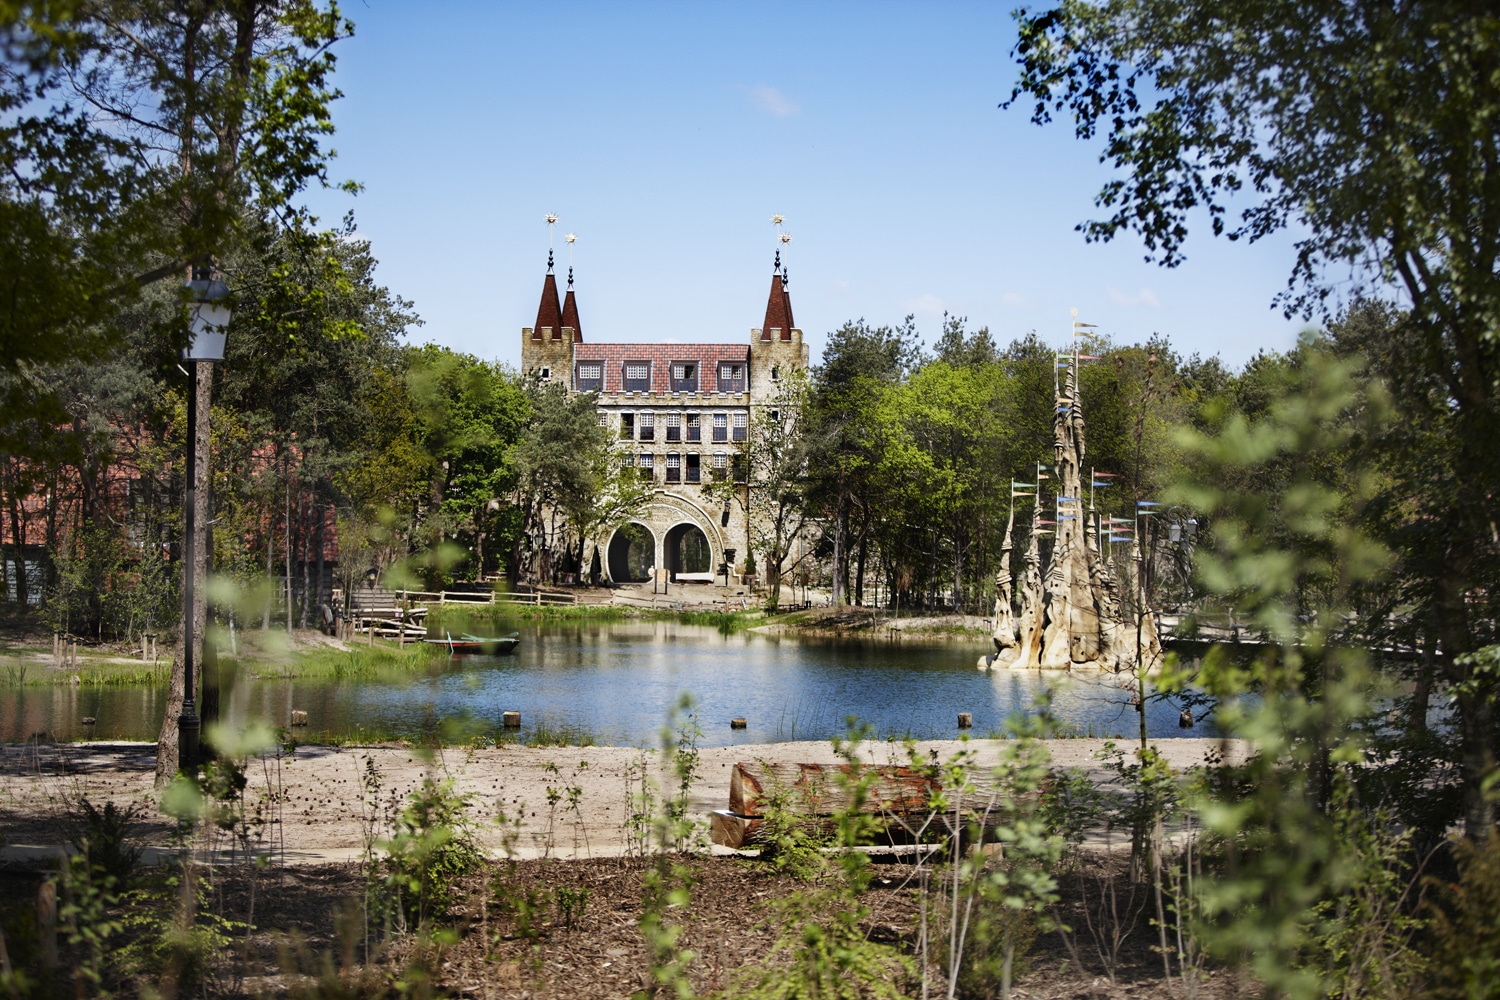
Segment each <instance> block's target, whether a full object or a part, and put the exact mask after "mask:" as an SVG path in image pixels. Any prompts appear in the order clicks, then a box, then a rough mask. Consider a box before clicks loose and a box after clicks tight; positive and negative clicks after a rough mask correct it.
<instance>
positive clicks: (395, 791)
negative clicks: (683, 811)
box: [0, 739, 1242, 864]
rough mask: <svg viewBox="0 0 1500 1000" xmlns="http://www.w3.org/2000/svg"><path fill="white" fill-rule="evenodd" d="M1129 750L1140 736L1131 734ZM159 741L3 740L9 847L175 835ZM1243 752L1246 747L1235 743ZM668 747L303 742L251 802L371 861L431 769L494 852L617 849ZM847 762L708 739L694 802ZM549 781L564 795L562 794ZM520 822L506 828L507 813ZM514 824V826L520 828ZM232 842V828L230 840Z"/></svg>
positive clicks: (247, 799)
mask: <svg viewBox="0 0 1500 1000" xmlns="http://www.w3.org/2000/svg"><path fill="white" fill-rule="evenodd" d="M1105 742H1106V741H1105V740H1101V739H1068V740H1050V741H1048V748H1049V750H1050V751H1051V754H1052V758H1053V762H1054V764H1056V765H1057V766H1061V767H1079V768H1083V769H1085V771H1087V772H1089V773H1091V774H1093V775H1095V777H1096V778H1097V779H1098V780H1101V781H1105V780H1108V778H1109V777H1110V776H1109V775H1108V773H1107V772H1106V771H1105V770H1104V769H1103V767H1102V766H1101V764H1100V762H1099V761H1098V760H1097V759H1096V754H1097V753H1098V751H1099V750H1100V749H1101V748H1102V747H1103V746H1104V744H1105ZM1004 743H1005V741H1002V740H982V739H976V740H972V741H969V742H968V744H967V746H968V748H969V749H970V750H972V751H974V752H975V753H976V763H977V765H978V766H980V767H988V766H990V765H991V764H993V763H994V761H995V760H996V759H997V757H998V755H999V753H1000V752H1001V747H1003V746H1004ZM1123 745H1124V746H1126V748H1127V750H1128V748H1129V744H1123ZM1154 745H1155V746H1156V747H1158V748H1159V749H1160V751H1161V752H1162V753H1163V754H1164V755H1165V756H1166V758H1167V760H1169V761H1170V762H1171V763H1172V764H1173V766H1175V767H1178V768H1186V767H1191V766H1194V765H1198V764H1201V763H1203V762H1204V760H1205V758H1207V757H1209V756H1210V755H1211V754H1216V753H1218V751H1220V749H1221V748H1222V747H1223V745H1222V744H1221V743H1220V741H1218V740H1215V739H1165V740H1158V741H1155V743H1154ZM962 746H964V744H963V743H962V742H961V741H958V740H936V741H924V742H920V743H918V744H917V747H918V754H919V759H920V760H922V761H926V760H928V759H930V752H931V751H933V750H936V751H937V753H938V756H939V758H940V759H946V758H947V757H949V756H950V755H952V754H954V753H956V752H958V750H959V749H960V748H961V747H962ZM155 749H156V748H155V745H154V744H151V743H118V742H117V743H67V744H40V745H38V744H25V745H8V746H5V747H3V748H0V831H3V836H4V843H3V850H4V856H5V857H7V858H9V859H14V860H21V859H23V858H37V857H39V856H41V855H45V854H50V853H54V852H55V851H56V850H57V849H58V847H59V845H60V844H62V843H64V842H65V840H66V838H65V836H64V835H63V833H62V830H63V824H62V822H61V821H62V820H63V818H64V817H65V815H66V812H67V810H68V809H69V808H70V807H71V805H72V804H74V803H77V802H78V801H79V800H80V799H83V798H87V799H88V800H89V801H91V802H93V803H94V804H95V805H96V806H99V807H102V806H103V804H104V803H105V802H106V801H112V802H114V803H116V805H117V806H121V807H123V806H128V805H136V806H138V807H139V808H140V810H141V821H142V826H141V830H140V832H141V833H142V834H143V835H144V836H145V837H146V839H147V841H148V842H150V843H151V844H153V845H156V846H159V847H164V846H165V845H166V843H167V835H168V832H169V830H170V826H171V820H170V819H169V818H168V817H166V816H165V815H164V814H162V812H161V811H160V806H159V803H160V798H161V794H160V791H159V790H157V789H155V788H153V785H152V781H153V776H154V762H155ZM861 750H862V753H863V756H864V758H865V759H866V760H868V761H871V762H873V763H882V764H884V763H905V762H906V759H907V758H906V751H905V748H904V747H903V746H902V745H901V744H897V743H888V742H871V743H867V744H864V745H863V747H862V748H861ZM1230 750H1231V756H1237V755H1238V754H1239V753H1241V752H1242V748H1238V747H1231V748H1230ZM659 757H660V754H658V753H656V752H652V751H642V750H640V749H636V748H629V747H556V746H554V747H524V746H512V745H502V746H495V747H486V748H478V749H472V750H471V749H467V748H449V749H443V750H438V751H433V752H430V753H429V752H424V751H418V750H414V749H409V748H400V747H388V746H381V747H340V748H334V747H326V746H300V747H298V748H297V749H296V750H295V752H293V753H291V754H285V755H282V756H280V757H275V756H271V757H266V758H254V759H252V760H251V761H250V764H249V766H248V767H247V769H246V777H247V787H246V789H245V793H244V803H245V813H246V814H247V815H249V816H251V817H253V818H257V821H256V822H254V823H252V835H253V837H254V844H253V846H254V848H255V849H256V850H258V851H266V852H270V853H273V854H274V855H275V856H276V859H277V860H278V861H282V862H284V863H286V864H321V863H325V862H336V861H352V860H357V859H358V858H359V857H360V856H361V854H362V853H363V852H364V850H365V847H366V843H367V840H369V839H370V838H371V837H379V836H382V835H383V834H384V832H385V831H386V830H388V829H389V820H390V818H391V817H392V816H393V815H394V814H395V813H396V812H397V811H398V810H399V808H400V804H401V803H402V802H403V801H404V800H405V798H406V797H407V795H408V794H409V793H410V792H411V791H412V790H413V789H415V788H417V787H418V786H419V785H420V784H421V782H422V781H423V780H424V778H427V777H429V776H430V777H433V778H435V779H437V780H440V781H451V782H452V783H453V786H454V789H455V790H456V792H457V793H458V794H459V795H461V796H463V797H464V798H465V799H466V800H467V802H468V804H469V808H468V815H469V817H470V819H471V821H472V823H473V826H474V830H475V833H476V834H477V837H478V840H479V842H480V843H481V844H482V845H483V846H484V847H485V849H486V850H487V851H489V852H490V853H492V854H493V855H494V856H496V857H499V856H501V855H502V854H503V853H504V852H505V850H506V841H507V840H509V842H510V850H511V852H513V853H514V854H515V855H516V856H518V857H544V856H550V857H555V858H573V857H580V858H581V857H610V856H617V855H620V854H622V853H624V852H626V851H627V850H628V848H629V844H630V841H631V835H632V829H631V825H630V823H629V822H628V818H629V816H630V814H631V812H632V811H634V807H633V806H632V804H631V797H630V796H631V789H632V787H634V788H635V789H636V790H637V791H639V788H640V775H641V774H642V773H643V772H644V773H645V774H647V775H649V777H650V778H651V779H652V780H654V781H655V782H656V783H657V785H658V786H666V785H668V784H671V783H673V782H672V779H670V778H669V777H668V776H666V775H664V774H663V773H662V771H661V767H660V761H659V760H658V758H659ZM756 760H763V761H766V762H770V763H824V764H832V763H837V762H838V758H837V757H836V756H835V754H834V752H833V748H832V746H831V745H830V744H829V743H828V742H827V741H818V742H797V743H768V744H760V745H755V746H735V747H707V748H703V749H701V750H700V751H699V760H698V780H697V781H696V782H695V783H694V785H693V787H692V791H691V795H690V808H689V811H690V814H691V815H692V816H693V818H695V819H697V820H702V821H704V822H705V824H706V821H707V818H708V815H709V813H710V812H712V811H713V810H715V809H723V808H726V807H727V804H728V798H729V777H730V771H731V767H732V765H733V764H734V763H735V762H737V761H756ZM549 790H550V791H551V795H550V796H549ZM502 816H503V817H505V818H506V819H508V820H510V821H511V822H510V823H509V824H507V825H506V826H504V827H503V826H502V825H501V824H500V823H499V822H497V821H498V820H499V819H500V818H501V817H502ZM506 830H509V831H510V833H509V836H507V834H506ZM226 843H227V838H226Z"/></svg>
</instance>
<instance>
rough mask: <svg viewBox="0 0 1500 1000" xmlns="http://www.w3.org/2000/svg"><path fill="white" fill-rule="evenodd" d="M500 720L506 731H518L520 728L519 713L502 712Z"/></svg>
mask: <svg viewBox="0 0 1500 1000" xmlns="http://www.w3.org/2000/svg"><path fill="white" fill-rule="evenodd" d="M500 719H501V722H502V723H503V724H504V726H505V728H506V729H519V728H520V727H521V713H520V712H504V713H502V714H501V716H500Z"/></svg>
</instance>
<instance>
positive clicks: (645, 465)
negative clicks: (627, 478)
mask: <svg viewBox="0 0 1500 1000" xmlns="http://www.w3.org/2000/svg"><path fill="white" fill-rule="evenodd" d="M640 466H641V478H642V479H655V478H656V467H655V458H654V457H653V456H652V455H650V454H645V453H643V454H642V455H641V461H640Z"/></svg>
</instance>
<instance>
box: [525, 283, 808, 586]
mask: <svg viewBox="0 0 1500 1000" xmlns="http://www.w3.org/2000/svg"><path fill="white" fill-rule="evenodd" d="M572 285H573V276H572V273H571V269H570V271H569V275H568V292H567V299H566V302H563V303H560V302H559V301H558V297H557V283H556V279H555V278H554V277H553V275H552V270H551V262H550V259H549V263H548V272H547V276H546V279H545V281H544V283H543V287H542V302H541V305H540V307H539V308H538V310H537V322H536V324H535V325H534V326H529V327H523V328H522V330H521V370H522V372H523V373H525V374H527V375H530V376H532V377H535V378H539V379H542V380H544V381H551V382H561V383H563V384H565V385H566V386H567V387H568V390H569V392H572V393H581V392H598V393H599V418H600V423H601V424H603V425H604V426H605V427H607V428H608V429H609V431H610V433H611V435H612V436H613V437H614V439H615V441H616V448H617V451H618V455H619V461H620V462H621V463H622V464H624V465H629V466H631V467H633V468H635V469H636V470H637V472H638V474H640V475H641V476H643V477H646V478H649V479H650V480H651V481H652V483H653V484H654V485H655V489H654V492H653V494H652V497H651V499H650V500H649V501H648V502H647V504H646V505H645V508H644V509H643V510H642V511H640V512H639V514H638V516H636V517H635V518H633V519H632V520H631V522H630V523H629V524H628V525H625V526H622V527H621V528H620V529H617V530H616V531H613V532H611V533H610V537H608V538H599V539H594V540H593V542H592V544H591V545H589V546H587V547H586V551H585V565H589V564H591V563H592V561H593V557H594V554H595V552H597V554H598V557H599V563H600V567H601V569H602V571H603V574H604V576H605V578H606V579H608V580H610V581H611V582H616V583H624V582H629V581H639V580H642V579H647V578H648V570H649V569H651V568H657V567H659V568H661V569H664V570H665V571H666V572H667V574H668V575H669V576H670V578H671V579H674V580H676V579H680V578H681V577H682V576H683V575H684V574H687V578H688V579H691V580H703V579H704V577H705V574H708V575H712V574H717V573H721V571H722V567H723V564H724V563H725V562H726V560H727V561H728V562H729V563H730V564H731V566H732V572H733V573H735V574H736V575H738V574H742V573H743V572H744V569H745V557H746V555H747V553H748V552H749V548H750V541H749V540H750V534H751V532H750V530H749V527H750V526H749V524H748V522H747V521H746V514H745V510H746V505H745V502H744V501H745V499H746V493H747V486H746V485H745V484H744V481H743V476H744V470H745V468H746V467H747V466H748V463H747V462H745V461H744V452H745V448H746V446H747V445H748V443H749V436H750V430H751V427H752V425H753V422H754V420H755V417H756V415H757V414H758V413H759V411H760V409H761V408H762V407H765V406H767V405H769V404H770V402H771V401H772V400H774V399H775V398H776V396H777V394H778V392H779V390H780V385H779V383H780V381H781V379H782V378H783V377H784V376H785V375H786V374H788V373H790V372H791V371H793V370H797V369H806V368H807V365H808V349H807V345H806V343H804V342H803V339H802V331H801V330H800V329H797V328H796V327H795V326H794V325H793V324H792V319H791V297H790V295H789V293H788V292H787V287H786V279H785V275H784V274H783V273H782V270H781V259H780V254H779V253H778V255H777V259H776V266H775V268H774V270H773V274H772V278H771V294H770V297H769V300H768V303H767V307H766V319H765V322H764V323H763V324H762V325H761V326H760V327H757V328H755V329H752V330H751V331H750V338H749V342H748V343H739V344H735V343H693V344H675V343H674V344H668V343H655V344H621V343H594V342H588V341H585V340H584V338H583V335H582V330H581V328H580V324H579V319H578V307H577V302H576V299H575V297H574V293H573V287H572ZM715 481H718V482H724V481H733V482H735V483H737V484H738V485H737V492H738V494H739V500H740V502H739V503H730V504H728V505H726V504H724V503H723V502H722V501H720V502H715V501H714V500H713V499H712V498H711V497H709V496H708V495H707V493H706V491H705V489H704V487H705V486H706V485H708V484H710V483H713V482H715ZM731 552H732V553H733V555H732V556H729V555H728V553H731ZM720 579H722V576H720Z"/></svg>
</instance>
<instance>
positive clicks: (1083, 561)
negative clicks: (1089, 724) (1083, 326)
mask: <svg viewBox="0 0 1500 1000" xmlns="http://www.w3.org/2000/svg"><path fill="white" fill-rule="evenodd" d="M1053 445H1054V452H1055V455H1056V465H1055V466H1054V468H1053V474H1054V476H1055V487H1056V491H1057V495H1056V497H1055V500H1054V503H1055V510H1056V513H1055V519H1053V520H1050V521H1048V520H1043V519H1042V517H1041V513H1042V512H1041V509H1040V504H1041V501H1040V496H1039V497H1038V501H1037V505H1038V507H1037V510H1036V512H1035V514H1034V515H1033V517H1032V530H1031V541H1030V545H1029V546H1028V547H1027V552H1026V572H1025V577H1024V579H1023V581H1022V586H1021V593H1020V598H1021V613H1020V616H1019V619H1018V620H1017V621H1016V623H1015V625H1014V626H1012V625H1011V615H1010V608H1009V606H1008V601H1007V600H1005V598H1008V596H1009V593H1008V592H1009V583H1010V574H1009V569H1008V558H1009V553H1010V550H1011V532H1010V526H1009V525H1008V526H1007V528H1006V537H1005V560H1003V561H1002V566H1001V570H1000V574H999V575H997V576H996V589H997V594H996V598H997V600H996V607H995V634H994V644H995V653H994V654H993V655H991V656H986V657H983V658H982V659H981V660H980V666H981V667H990V666H1004V667H1009V668H1011V669H1013V670H1070V669H1072V668H1073V667H1074V666H1086V667H1097V668H1100V669H1104V670H1122V669H1130V668H1132V667H1133V665H1134V664H1135V662H1136V627H1135V622H1134V620H1133V616H1130V617H1131V620H1130V621H1126V620H1125V619H1126V616H1125V615H1123V614H1122V609H1121V602H1120V595H1119V589H1118V586H1117V584H1116V582H1115V579H1114V574H1113V573H1111V572H1110V569H1109V566H1108V564H1107V563H1106V561H1105V559H1104V556H1103V552H1102V551H1101V548H1102V546H1101V544H1100V540H1099V538H1098V534H1097V530H1096V528H1095V526H1091V524H1090V515H1091V514H1092V511H1090V510H1088V509H1086V505H1085V498H1086V496H1087V494H1086V493H1085V488H1084V482H1083V468H1084V465H1083V460H1084V456H1085V453H1086V444H1085V438H1084V420H1083V407H1082V405H1081V403H1080V400H1079V393H1078V379H1077V366H1076V365H1069V366H1068V367H1067V378H1066V379H1064V380H1062V381H1061V382H1060V383H1059V385H1058V392H1057V404H1056V413H1055V416H1054V419H1053ZM1040 482H1041V481H1040V480H1038V483H1039V484H1040ZM1091 485H1092V483H1091ZM1038 494H1040V489H1039V490H1038ZM1012 523H1014V513H1013V514H1012ZM1049 523H1050V524H1051V526H1052V538H1053V541H1052V552H1051V557H1050V558H1049V559H1048V562H1047V567H1046V571H1045V573H1044V572H1043V570H1042V562H1041V551H1040V546H1039V536H1040V535H1041V534H1043V533H1044V532H1045V530H1046V529H1045V528H1044V527H1043V526H1044V525H1047V524H1049ZM1137 565H1139V559H1137ZM1002 579H1003V580H1004V586H1003V587H1002V584H1001V581H1002ZM1002 604H1004V605H1006V606H1004V607H1002ZM1011 628H1014V629H1015V631H1014V632H1013V633H1012V632H1011V631H1009V630H1010V629H1011ZM1140 631H1141V646H1142V653H1143V655H1144V659H1145V660H1146V662H1147V663H1148V664H1150V663H1153V662H1155V661H1156V660H1157V659H1158V654H1159V652H1160V648H1159V645H1158V641H1157V632H1156V622H1155V618H1154V616H1152V615H1151V614H1150V612H1149V611H1147V612H1146V616H1145V620H1144V621H1143V622H1142V627H1141V630H1140ZM1007 640H1009V641H1007Z"/></svg>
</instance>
